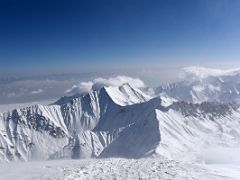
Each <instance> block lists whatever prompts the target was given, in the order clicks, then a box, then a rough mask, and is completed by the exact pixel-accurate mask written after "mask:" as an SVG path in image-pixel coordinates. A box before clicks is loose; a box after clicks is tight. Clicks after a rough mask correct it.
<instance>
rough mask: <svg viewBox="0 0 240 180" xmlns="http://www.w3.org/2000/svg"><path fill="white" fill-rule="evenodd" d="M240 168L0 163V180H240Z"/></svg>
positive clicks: (146, 162)
mask: <svg viewBox="0 0 240 180" xmlns="http://www.w3.org/2000/svg"><path fill="white" fill-rule="evenodd" d="M239 172H240V166H233V165H232V166H222V165H200V164H199V165H198V164H193V163H187V162H178V161H169V160H160V159H158V158H149V159H138V160H133V159H119V158H114V159H87V160H58V161H42V162H25V163H23V162H19V163H18V162H14V163H13V162H12V163H1V164H0V174H1V176H0V179H1V180H10V179H14V180H46V179H48V180H58V179H59V180H60V179H61V180H62V179H64V180H73V179H74V180H85V179H86V180H87V179H88V180H89V179H161V180H165V179H179V180H185V179H189V180H190V179H191V180H193V179H203V180H215V179H218V180H219V179H225V180H228V179H240V178H238V177H240V176H239Z"/></svg>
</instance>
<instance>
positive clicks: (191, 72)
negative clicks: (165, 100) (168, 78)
mask: <svg viewBox="0 0 240 180" xmlns="http://www.w3.org/2000/svg"><path fill="white" fill-rule="evenodd" d="M182 78H183V80H182V81H180V82H177V83H172V84H167V85H164V86H160V87H158V88H157V89H156V93H157V94H160V95H163V96H167V97H171V98H175V99H176V100H178V101H188V102H195V103H200V102H204V101H217V102H222V103H228V102H239V100H240V70H239V69H234V70H225V71H223V70H218V69H209V68H203V67H188V68H185V69H184V71H183V73H182Z"/></svg>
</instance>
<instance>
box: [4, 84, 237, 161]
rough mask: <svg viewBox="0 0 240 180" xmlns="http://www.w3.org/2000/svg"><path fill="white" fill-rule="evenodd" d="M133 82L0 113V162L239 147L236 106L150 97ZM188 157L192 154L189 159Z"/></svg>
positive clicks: (182, 154) (170, 155) (171, 153)
mask: <svg viewBox="0 0 240 180" xmlns="http://www.w3.org/2000/svg"><path fill="white" fill-rule="evenodd" d="M149 99H150V97H148V96H146V95H145V94H144V93H143V92H141V91H140V90H139V89H135V88H132V87H131V86H130V85H129V84H124V85H122V86H120V87H103V88H100V89H98V90H92V91H90V92H89V93H87V94H81V95H75V96H72V97H63V98H61V99H60V100H59V101H57V103H56V104H54V105H50V106H41V105H35V106H31V107H29V108H23V109H17V110H14V111H12V112H7V113H3V114H1V115H0V160H1V161H16V160H25V161H27V160H33V159H59V158H74V159H79V158H91V157H127V158H141V157H147V156H164V157H166V158H169V159H172V158H174V159H178V158H183V157H188V158H194V159H197V158H198V154H199V151H200V150H201V149H202V148H205V147H207V146H209V145H211V146H229V147H237V146H238V145H239V141H238V137H240V130H239V128H238V125H239V124H240V120H239V119H240V118H239V117H240V111H239V107H238V106H236V105H233V104H219V103H201V104H192V103H186V102H174V103H172V104H168V105H167V103H166V102H165V101H162V100H161V99H160V98H158V97H156V98H153V99H150V100H149ZM187 154H192V155H193V156H192V157H191V156H190V155H188V156H187Z"/></svg>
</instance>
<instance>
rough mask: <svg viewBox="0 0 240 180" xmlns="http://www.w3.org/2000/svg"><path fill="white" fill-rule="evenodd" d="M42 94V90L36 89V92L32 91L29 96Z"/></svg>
mask: <svg viewBox="0 0 240 180" xmlns="http://www.w3.org/2000/svg"><path fill="white" fill-rule="evenodd" d="M42 92H43V90H42V89H38V90H35V91H32V92H31V94H40V93H42Z"/></svg>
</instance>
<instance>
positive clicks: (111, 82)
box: [66, 76, 145, 95]
mask: <svg viewBox="0 0 240 180" xmlns="http://www.w3.org/2000/svg"><path fill="white" fill-rule="evenodd" d="M126 83H128V84H130V86H132V87H134V88H144V87H145V84H144V82H143V81H142V80H140V79H138V78H132V77H129V76H116V77H111V78H97V79H94V80H92V81H88V82H81V83H79V85H74V86H73V87H72V88H71V89H68V90H67V91H66V94H68V95H72V94H77V93H87V92H89V91H91V90H98V89H100V88H102V87H103V86H105V87H109V86H121V85H123V84H126Z"/></svg>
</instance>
